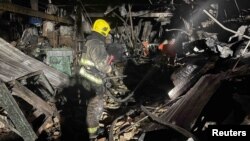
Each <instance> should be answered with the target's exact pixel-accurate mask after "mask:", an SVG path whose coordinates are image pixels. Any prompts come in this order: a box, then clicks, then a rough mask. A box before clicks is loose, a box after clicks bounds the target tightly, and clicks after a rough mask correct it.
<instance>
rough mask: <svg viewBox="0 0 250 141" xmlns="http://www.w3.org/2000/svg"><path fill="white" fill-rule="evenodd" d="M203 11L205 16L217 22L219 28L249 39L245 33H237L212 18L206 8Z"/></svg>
mask: <svg viewBox="0 0 250 141" xmlns="http://www.w3.org/2000/svg"><path fill="white" fill-rule="evenodd" d="M203 12H204V13H205V14H206V15H207V16H209V17H210V18H211V19H212V20H213V21H214V22H215V23H217V24H218V25H219V26H220V27H221V28H223V29H224V30H226V31H229V32H231V33H234V34H238V35H241V36H242V37H244V38H247V39H249V40H250V37H249V36H247V35H245V34H242V33H239V32H236V31H234V30H232V29H229V28H227V27H225V26H224V25H223V24H221V23H220V22H219V21H218V20H217V19H216V18H214V17H213V16H212V15H211V14H210V13H209V12H207V10H205V9H204V10H203Z"/></svg>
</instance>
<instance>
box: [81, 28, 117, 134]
mask: <svg viewBox="0 0 250 141" xmlns="http://www.w3.org/2000/svg"><path fill="white" fill-rule="evenodd" d="M85 48H86V50H85V51H84V53H83V54H82V57H81V60H80V62H79V64H80V65H81V68H80V71H79V74H80V75H81V76H82V77H83V78H85V82H84V83H85V84H83V85H86V83H89V84H90V87H91V88H92V89H94V90H95V92H96V96H95V97H94V98H92V99H91V100H90V101H89V103H88V109H87V124H88V127H89V128H88V131H89V133H94V132H96V130H97V128H98V125H99V122H98V121H99V117H100V115H101V112H102V109H103V99H102V96H103V94H104V91H105V89H104V86H103V85H104V81H103V78H104V77H105V76H106V75H107V74H108V73H110V72H111V70H112V67H111V65H110V63H109V61H110V56H109V55H108V53H107V51H106V46H105V37H104V36H102V35H101V34H99V33H97V32H92V34H91V35H90V36H88V37H87V42H86V44H85ZM87 85H88V84H87Z"/></svg>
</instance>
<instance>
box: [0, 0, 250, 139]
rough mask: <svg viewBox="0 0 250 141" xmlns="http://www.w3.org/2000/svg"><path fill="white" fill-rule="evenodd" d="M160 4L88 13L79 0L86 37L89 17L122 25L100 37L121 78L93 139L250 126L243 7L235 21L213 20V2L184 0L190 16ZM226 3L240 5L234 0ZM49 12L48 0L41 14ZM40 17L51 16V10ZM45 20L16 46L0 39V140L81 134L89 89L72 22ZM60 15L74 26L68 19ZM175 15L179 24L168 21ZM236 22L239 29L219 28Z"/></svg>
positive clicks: (249, 29) (248, 35)
mask: <svg viewBox="0 0 250 141" xmlns="http://www.w3.org/2000/svg"><path fill="white" fill-rule="evenodd" d="M161 3H163V4H167V7H164V8H162V9H161V10H162V11H164V12H162V11H161V12H158V13H155V12H151V11H140V10H138V9H139V8H140V6H138V7H136V6H137V5H136V4H135V5H133V4H129V5H122V6H114V7H112V6H108V7H107V9H106V10H105V11H104V12H102V13H94V12H92V13H87V12H86V9H87V10H88V8H89V7H90V6H93V7H94V6H95V5H91V4H90V6H88V5H86V6H85V4H84V3H83V2H79V7H80V9H84V10H83V11H82V16H80V17H81V20H83V21H84V24H83V25H82V26H83V27H82V28H83V31H84V34H87V33H89V32H90V31H91V30H90V29H89V24H90V21H91V18H93V17H102V16H107V18H111V19H116V20H118V21H117V22H118V23H119V24H117V26H115V27H114V28H113V31H112V35H111V36H110V38H109V39H107V42H109V43H110V46H109V47H108V48H107V49H108V50H109V49H110V52H112V51H114V50H112V48H114V47H115V48H116V50H115V53H116V55H117V56H118V59H117V60H116V61H117V62H116V64H115V68H116V71H115V72H114V73H117V74H119V75H117V77H114V78H110V81H108V82H109V83H106V87H107V88H108V89H109V91H110V92H111V93H108V95H109V96H110V97H111V98H112V99H113V100H115V101H117V102H119V103H121V106H120V107H119V108H118V109H113V110H111V113H112V114H111V115H102V117H101V120H100V126H101V127H103V129H104V130H102V131H100V133H99V135H98V136H97V137H96V136H95V137H94V138H93V139H92V140H109V141H118V140H119V141H129V140H140V141H142V140H152V139H156V138H157V137H158V136H159V135H162V133H163V134H164V137H165V138H164V139H167V140H174V139H178V140H188V141H190V140H193V141H197V140H202V141H203V140H207V139H206V137H205V135H204V134H205V133H204V132H205V131H206V129H207V126H208V125H211V124H238V125H240V124H242V125H249V124H250V112H249V106H250V105H249V94H248V93H247V91H248V90H249V86H248V81H249V72H250V71H249V70H250V66H249V49H248V48H249V45H250V26H249V14H250V12H249V9H238V10H239V11H240V13H241V14H240V18H238V17H229V15H227V16H226V18H225V20H224V21H223V20H220V21H219V20H218V17H220V16H221V15H219V10H220V9H219V8H220V3H219V2H218V3H217V2H216V1H206V2H204V3H203V2H201V1H191V0H190V1H189V0H183V1H181V5H184V6H185V8H187V9H188V11H189V12H190V13H192V16H193V17H192V18H191V19H188V18H190V15H188V16H187V15H185V16H186V17H188V18H185V16H184V15H181V13H178V12H175V11H176V9H177V11H178V8H180V7H178V4H175V3H174V1H159V3H155V4H161ZM228 3H233V4H235V5H236V7H238V6H237V1H233V0H231V1H229V2H228ZM176 5H177V6H176ZM7 6H11V5H8V4H7ZM132 6H134V7H133V8H134V9H135V10H134V11H131V10H132ZM79 7H77V8H76V9H78V8H79ZM0 8H1V6H0ZM85 8H86V9H85ZM136 8H137V9H136ZM195 8H196V9H195ZM194 9H195V10H194ZM222 9H223V8H222ZM5 10H6V9H5ZM26 10H27V9H26ZM54 10H55V7H54V6H53V5H50V8H48V10H47V14H51V13H55V11H54ZM78 10H79V9H78ZM78 10H76V13H77V12H79V11H78ZM150 10H152V9H150ZM154 10H155V9H154ZM156 10H158V9H156ZM196 10H197V11H196ZM226 10H227V9H226V8H224V11H226ZM7 11H8V10H7ZM152 11H153V10H152ZM10 12H14V13H15V12H16V13H18V11H10ZM179 12H180V11H179ZM19 13H20V12H19ZM80 13H81V12H80ZM225 13H226V12H225ZM20 14H25V13H20ZM77 14H79V13H77ZM201 15H203V16H201ZM225 15H226V14H225ZM31 16H35V15H31ZM44 16H45V17H44ZM78 16H79V15H78ZM175 17H178V18H175ZM200 17H202V18H201V19H199V18H200ZM41 18H44V19H47V20H52V21H53V17H50V16H46V15H43V16H42V17H41ZM74 18H75V20H76V21H77V20H78V19H77V16H75V17H74ZM78 18H79V17H78ZM126 18H127V20H126ZM147 18H149V20H148V19H147ZM52 21H45V23H46V24H44V25H43V29H42V30H43V33H42V34H43V37H42V36H40V34H39V32H38V31H37V29H36V28H26V29H25V30H24V31H23V34H22V36H20V40H19V41H18V42H17V43H15V44H9V43H7V42H6V41H5V40H3V39H0V80H1V82H0V97H1V99H0V139H3V140H4V139H5V138H6V139H8V138H10V137H12V136H14V137H15V138H22V139H23V140H24V141H35V140H70V139H71V140H79V138H83V139H86V136H85V135H86V134H85V133H86V129H85V128H86V123H84V122H85V121H84V120H86V115H84V113H85V112H84V111H86V107H87V105H86V101H87V100H88V99H89V96H87V95H84V94H83V93H84V90H83V89H82V88H81V81H82V80H81V79H80V78H78V77H76V78H75V76H74V75H75V74H74V70H76V68H77V60H78V59H79V54H80V52H81V50H82V48H81V46H82V45H83V43H84V36H83V35H82V34H79V33H77V30H76V29H74V28H73V27H72V26H65V25H62V26H60V27H59V29H57V30H55V28H54V26H55V23H54V22H52ZM57 22H62V23H67V24H72V22H70V20H69V19H66V18H62V19H59V21H57ZM177 22H180V23H182V24H183V27H182V28H179V27H177V26H175V25H174V24H175V23H177ZM196 22H199V23H196ZM234 22H237V25H238V27H237V28H238V29H231V28H229V27H227V26H226V25H225V24H228V23H234ZM229 25H230V24H229ZM75 26H76V27H77V25H75ZM210 28H214V29H216V30H215V31H223V33H225V32H226V33H230V34H229V35H230V36H228V35H226V36H223V35H220V34H219V32H211V30H210ZM77 34H79V35H77ZM166 34H167V35H166ZM232 34H233V35H232ZM220 36H223V38H224V39H221V37H220ZM44 37H46V38H44ZM225 39H226V40H225ZM13 45H14V46H15V47H14V46H13ZM58 46H62V48H57V47H58ZM118 49H119V51H118ZM112 53H114V52H112ZM76 76H77V75H76ZM124 85H125V87H124ZM222 101H223V103H222ZM106 106H109V104H107V105H106ZM221 111H225V112H221ZM159 140H160V139H159Z"/></svg>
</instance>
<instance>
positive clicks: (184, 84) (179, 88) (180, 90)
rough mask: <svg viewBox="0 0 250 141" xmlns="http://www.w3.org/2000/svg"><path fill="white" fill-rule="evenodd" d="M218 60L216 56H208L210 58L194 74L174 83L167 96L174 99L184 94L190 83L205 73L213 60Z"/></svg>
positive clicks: (193, 82)
mask: <svg viewBox="0 0 250 141" xmlns="http://www.w3.org/2000/svg"><path fill="white" fill-rule="evenodd" d="M217 60H218V57H215V58H213V57H212V58H210V60H209V61H208V62H207V63H206V64H205V65H204V66H203V67H202V68H201V69H200V70H199V71H198V72H197V73H195V74H193V75H192V76H189V77H188V78H186V79H185V80H182V81H181V83H179V84H178V85H176V86H175V87H174V88H173V89H172V90H171V91H169V93H168V96H169V98H170V99H175V98H177V97H179V96H180V95H182V94H184V93H185V92H186V91H187V90H188V89H189V88H190V87H191V86H192V85H194V84H195V83H196V82H197V81H198V80H199V78H200V77H201V76H202V75H203V74H205V73H206V72H207V71H208V70H210V69H212V68H214V65H215V62H216V61H217Z"/></svg>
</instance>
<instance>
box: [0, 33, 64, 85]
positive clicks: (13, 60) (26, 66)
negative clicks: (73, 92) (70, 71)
mask: <svg viewBox="0 0 250 141" xmlns="http://www.w3.org/2000/svg"><path fill="white" fill-rule="evenodd" d="M2 65H4V66H2ZM0 67H1V69H0V79H2V80H3V81H4V82H9V81H11V80H13V79H16V78H19V77H20V76H23V75H27V74H29V73H32V72H36V71H40V70H41V71H43V73H44V75H45V76H46V77H47V78H48V80H49V82H50V83H51V84H52V86H53V87H54V88H58V87H61V86H62V85H67V84H68V82H69V77H68V75H66V74H64V73H62V72H59V71H58V70H56V69H54V68H52V67H50V66H48V65H46V64H44V63H43V62H40V61H38V60H36V59H34V58H32V57H30V56H28V55H26V54H24V53H23V52H21V51H20V50H18V49H17V48H15V47H13V46H12V45H11V44H9V43H8V42H6V41H4V40H3V39H2V38H0ZM6 73H8V78H7V77H5V74H6Z"/></svg>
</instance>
